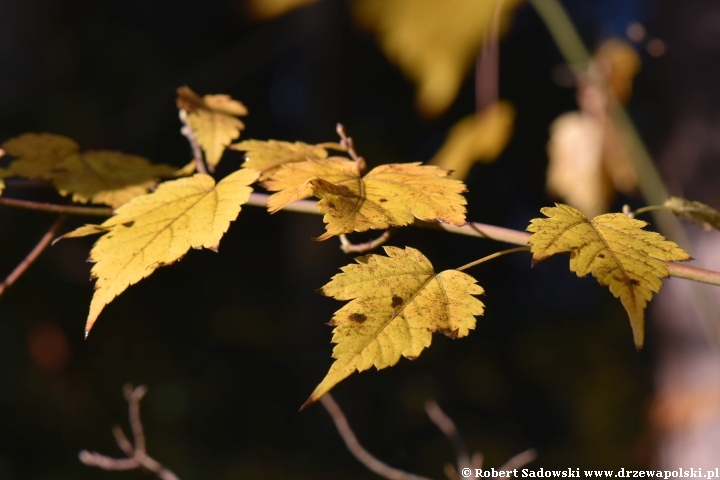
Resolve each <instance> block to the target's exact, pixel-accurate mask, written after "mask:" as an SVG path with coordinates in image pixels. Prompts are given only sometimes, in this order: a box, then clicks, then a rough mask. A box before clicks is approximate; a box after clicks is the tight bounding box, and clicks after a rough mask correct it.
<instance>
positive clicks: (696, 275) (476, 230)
mask: <svg viewBox="0 0 720 480" xmlns="http://www.w3.org/2000/svg"><path fill="white" fill-rule="evenodd" d="M0 199H2V197H0ZM267 199H268V195H266V194H263V193H253V194H251V195H250V200H249V201H248V202H247V204H246V205H252V206H256V207H266V206H267ZM283 210H287V211H289V212H299V213H312V214H316V215H320V214H321V213H320V212H318V210H317V208H316V207H315V202H313V201H312V200H300V201H299V202H294V203H291V204H290V205H287V206H285V207H283ZM413 225H414V226H416V227H423V228H435V229H441V230H445V231H447V232H450V233H458V234H460V235H468V236H470V237H480V238H487V239H490V240H495V241H496V242H505V243H512V244H515V245H527V242H528V239H529V238H530V234H529V233H528V232H521V231H519V230H512V229H510V228H504V227H498V226H496V225H487V224H484V223H475V222H469V223H467V224H466V225H463V226H462V227H456V226H455V225H447V224H444V223H430V222H419V221H416V222H415V223H414V224H413ZM663 263H664V264H665V266H666V267H667V269H668V271H669V272H670V276H671V277H677V278H684V279H686V280H694V281H696V282H701V283H708V284H710V285H718V286H720V272H715V271H713V270H706V269H704V268H698V267H691V266H689V265H684V264H681V263H673V262H663Z"/></svg>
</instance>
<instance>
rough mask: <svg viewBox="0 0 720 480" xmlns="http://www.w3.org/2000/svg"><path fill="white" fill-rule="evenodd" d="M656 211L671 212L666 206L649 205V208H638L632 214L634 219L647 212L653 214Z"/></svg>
mask: <svg viewBox="0 0 720 480" xmlns="http://www.w3.org/2000/svg"><path fill="white" fill-rule="evenodd" d="M654 210H670V208H669V207H666V206H665V205H648V206H647V207H642V208H638V209H637V210H635V211H634V212H632V215H633V217H637V216H638V215H640V214H643V213H645V212H652V211H654Z"/></svg>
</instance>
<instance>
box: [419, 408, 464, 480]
mask: <svg viewBox="0 0 720 480" xmlns="http://www.w3.org/2000/svg"><path fill="white" fill-rule="evenodd" d="M425 412H426V413H427V415H428V417H430V420H431V421H432V422H433V423H434V424H435V425H437V427H438V428H439V429H440V431H441V432H443V433H444V434H445V436H446V437H447V438H448V440H450V443H451V444H452V446H453V448H454V449H455V457H456V458H457V471H455V478H458V476H457V472H462V471H463V470H464V469H466V468H471V467H470V465H471V462H470V455H469V454H468V449H467V446H466V445H465V440H463V438H462V436H461V435H460V432H459V431H458V429H457V427H456V426H455V422H453V421H452V418H450V417H448V416H447V415H446V414H445V412H443V411H442V409H441V408H440V406H439V405H438V404H437V402H436V401H435V400H428V401H427V402H426V403H425ZM445 474H446V475H447V476H448V477H450V476H451V472H450V469H448V468H446V469H445Z"/></svg>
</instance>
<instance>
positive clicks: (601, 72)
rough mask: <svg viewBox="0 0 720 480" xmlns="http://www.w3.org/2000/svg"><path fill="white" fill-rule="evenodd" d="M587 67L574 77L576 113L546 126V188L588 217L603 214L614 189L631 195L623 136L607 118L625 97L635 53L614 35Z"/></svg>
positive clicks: (631, 171) (632, 176) (632, 177)
mask: <svg viewBox="0 0 720 480" xmlns="http://www.w3.org/2000/svg"><path fill="white" fill-rule="evenodd" d="M593 65H594V66H596V67H597V68H594V69H591V70H589V71H588V72H587V73H585V74H583V75H580V76H579V77H578V80H579V83H578V94H577V97H578V104H579V106H580V111H576V112H569V113H565V114H563V115H561V116H559V117H558V118H557V119H556V120H555V121H554V122H553V123H552V125H551V127H550V141H549V142H548V148H547V151H548V159H549V163H548V170H547V190H548V193H550V194H551V195H553V196H555V197H557V198H560V199H562V200H563V201H564V202H566V203H569V204H570V205H572V206H573V207H575V208H578V209H579V210H580V211H582V212H583V213H584V214H585V215H587V216H588V217H594V216H596V215H599V214H601V213H605V212H606V211H607V209H608V206H609V205H610V203H611V201H612V200H613V198H614V197H615V192H616V191H619V192H622V193H625V194H631V193H633V191H634V190H635V188H636V185H637V175H636V173H635V168H634V166H633V161H632V159H631V157H630V154H629V152H628V149H627V147H626V145H627V142H628V141H627V139H625V138H624V135H626V134H625V133H624V132H623V131H622V130H621V129H619V128H618V127H617V125H616V124H615V122H614V120H613V118H614V115H613V112H614V109H615V108H617V103H618V102H616V101H614V99H612V95H609V94H610V93H612V94H614V96H615V98H618V99H620V100H621V101H623V102H626V101H627V100H629V98H630V95H631V93H632V81H633V78H634V77H635V75H636V74H637V72H638V71H639V69H640V57H639V56H638V54H637V53H636V52H635V50H634V49H633V47H632V46H630V45H629V44H627V43H626V42H623V41H621V40H617V39H610V40H607V41H605V42H603V43H602V44H601V45H600V46H599V47H598V49H597V51H596V52H595V54H594V56H593Z"/></svg>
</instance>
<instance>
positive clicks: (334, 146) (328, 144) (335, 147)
mask: <svg viewBox="0 0 720 480" xmlns="http://www.w3.org/2000/svg"><path fill="white" fill-rule="evenodd" d="M315 146H316V147H321V148H329V149H330V150H337V151H338V152H347V148H346V147H345V146H343V145H341V144H339V143H336V142H323V143H318V144H317V145H315Z"/></svg>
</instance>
